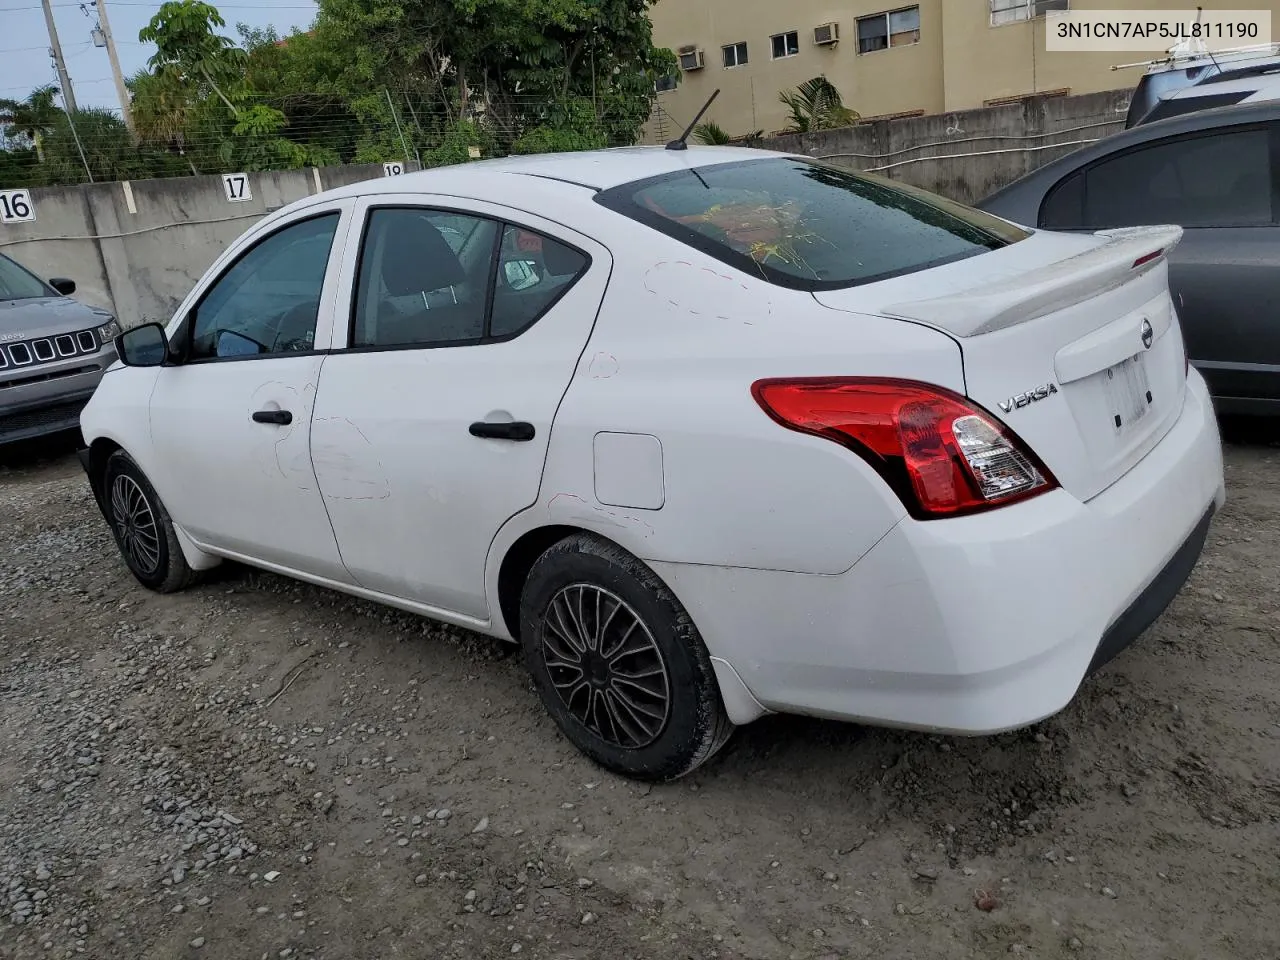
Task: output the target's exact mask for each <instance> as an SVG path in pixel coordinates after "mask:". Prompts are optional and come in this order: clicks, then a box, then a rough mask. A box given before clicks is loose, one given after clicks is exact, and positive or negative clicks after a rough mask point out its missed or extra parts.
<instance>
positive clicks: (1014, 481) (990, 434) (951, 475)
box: [751, 377, 1058, 520]
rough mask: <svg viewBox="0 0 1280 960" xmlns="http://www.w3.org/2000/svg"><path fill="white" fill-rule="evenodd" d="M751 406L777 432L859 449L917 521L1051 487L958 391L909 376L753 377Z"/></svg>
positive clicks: (1024, 453)
mask: <svg viewBox="0 0 1280 960" xmlns="http://www.w3.org/2000/svg"><path fill="white" fill-rule="evenodd" d="M751 393H752V395H753V396H754V397H755V398H756V402H757V403H759V404H760V406H761V407H762V408H763V409H764V411H765V413H767V414H769V416H771V417H772V418H773V419H774V420H776V421H777V422H778V423H780V424H781V425H782V426H784V427H788V428H790V429H792V430H798V431H800V432H801V433H811V434H814V435H815V436H819V437H826V438H827V439H828V440H834V441H835V442H836V443H839V444H841V445H843V446H845V447H848V448H849V449H850V450H853V451H854V452H856V453H858V454H859V455H860V456H862V458H863V459H864V460H866V461H867V462H868V463H869V464H871V466H872V467H874V468H875V469H876V471H877V472H878V473H879V474H880V476H881V477H883V478H884V480H885V482H886V483H888V484H889V486H890V487H891V488H892V489H893V490H894V492H895V493H897V495H898V496H899V497H900V498H901V500H902V502H903V504H904V505H905V506H906V508H907V510H908V512H909V513H910V514H911V515H912V516H913V517H915V518H916V519H919V520H929V519H936V518H939V517H954V516H959V515H962V514H966V513H973V512H975V511H978V510H984V509H988V508H990V507H996V506H1002V505H1004V504H1008V503H1013V502H1014V501H1017V500H1023V499H1026V498H1027V497H1031V496H1035V495H1037V494H1040V493H1044V492H1046V491H1048V490H1052V489H1054V488H1055V487H1057V485H1058V484H1057V481H1056V480H1054V478H1053V476H1052V475H1051V474H1050V473H1049V471H1048V470H1047V469H1046V468H1045V467H1044V465H1043V464H1042V463H1040V461H1039V460H1038V459H1037V458H1036V456H1035V455H1034V454H1033V453H1032V452H1031V451H1030V450H1028V449H1027V448H1026V447H1025V445H1024V444H1023V443H1022V442H1021V441H1020V440H1019V439H1018V438H1017V437H1016V436H1014V435H1013V434H1012V433H1010V432H1009V431H1008V430H1007V429H1006V428H1005V427H1004V426H1003V425H1002V424H1000V423H999V422H998V421H997V420H995V419H994V418H993V417H991V416H990V415H989V414H987V413H986V412H985V411H984V410H982V409H981V408H980V407H978V406H975V405H974V404H972V403H970V402H969V401H968V400H966V399H965V398H964V397H961V396H960V395H959V394H956V393H952V392H951V391H949V390H945V389H943V388H941V387H934V386H929V385H927V384H923V383H916V382H914V381H910V380H889V379H878V378H877V379H866V378H846V377H805V378H796V379H778V380H760V381H757V382H756V383H755V384H753V385H752V387H751Z"/></svg>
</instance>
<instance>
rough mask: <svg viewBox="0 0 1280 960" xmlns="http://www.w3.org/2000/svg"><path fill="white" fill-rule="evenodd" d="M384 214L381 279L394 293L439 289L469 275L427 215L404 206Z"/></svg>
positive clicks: (406, 294) (457, 282)
mask: <svg viewBox="0 0 1280 960" xmlns="http://www.w3.org/2000/svg"><path fill="white" fill-rule="evenodd" d="M385 216H387V225H386V227H385V229H384V232H383V238H382V282H383V284H385V285H386V288H387V292H388V293H389V294H390V295H391V296H393V297H404V296H408V295H410V294H414V293H419V292H422V291H431V290H440V289H443V288H444V287H448V286H453V285H455V284H459V283H461V282H462V281H463V280H465V279H466V273H465V272H464V271H463V269H462V263H461V262H460V261H459V260H458V255H457V254H456V253H454V252H453V248H452V247H450V246H449V244H448V243H447V242H446V241H445V239H444V237H442V236H441V235H440V231H439V230H437V229H436V227H435V225H434V224H433V223H432V222H431V221H430V220H429V219H428V218H427V217H426V216H424V215H422V214H419V213H412V212H409V211H401V210H397V211H394V212H389V213H388V214H385Z"/></svg>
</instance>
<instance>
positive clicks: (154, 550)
mask: <svg viewBox="0 0 1280 960" xmlns="http://www.w3.org/2000/svg"><path fill="white" fill-rule="evenodd" d="M1180 236H1181V231H1180V229H1179V228H1177V227H1150V228H1139V229H1133V230H1127V231H1113V232H1108V233H1099V234H1094V235H1083V236H1082V235H1063V234H1055V233H1051V232H1044V231H1032V230H1028V229H1025V228H1022V227H1018V226H1015V225H1013V224H1011V223H1009V222H1007V221H1004V220H1000V219H997V218H994V217H992V216H989V215H987V214H983V213H980V212H977V211H974V210H972V209H970V208H967V207H964V206H960V205H957V204H955V203H951V202H949V201H946V200H943V199H941V198H939V197H936V196H933V195H932V194H928V193H924V192H921V191H918V190H915V189H912V188H909V187H905V186H903V185H901V184H895V183H893V182H890V181H886V180H882V179H879V178H876V177H872V176H866V175H859V174H855V173H851V172H848V171H846V170H843V169H838V168H834V167H831V166H827V165H824V164H822V163H819V162H815V161H813V160H810V159H807V158H804V157H792V156H786V155H781V154H774V153H766V152H757V151H750V150H744V149H738V148H694V149H689V150H684V151H681V150H670V149H667V150H664V149H661V148H652V149H648V148H636V149H625V150H614V151H604V152H598V153H582V154H573V155H567V156H550V157H548V156H542V157H533V158H523V159H509V160H497V161H489V162H483V163H475V164H470V165H466V166H461V167H453V168H444V169H438V170H432V171H428V172H425V173H419V174H411V175H407V176H401V177H392V178H385V179H380V180H375V181H370V182H365V183H358V184H355V185H352V186H348V187H343V188H341V189H337V190H332V191H329V192H327V193H321V194H317V195H315V196H312V197H309V198H307V199H305V200H301V201H299V202H297V203H294V204H292V205H290V206H288V207H286V208H284V209H282V210H280V211H278V212H276V213H274V214H272V215H270V216H268V217H267V218H266V219H264V220H262V221H261V222H259V223H257V224H256V225H255V226H254V227H252V228H251V229H250V230H249V231H248V232H247V233H246V234H245V235H244V236H243V237H241V238H240V239H239V240H238V241H236V242H235V243H234V244H232V245H231V246H230V247H229V248H228V249H227V250H226V251H225V252H224V253H223V255H222V256H221V257H219V259H218V260H217V262H216V263H215V264H214V265H213V266H212V268H210V270H209V271H208V273H207V274H206V275H205V276H204V278H203V279H201V281H200V282H199V283H198V284H197V285H196V286H195V289H194V290H192V291H191V293H190V295H189V296H188V297H187V299H186V300H185V301H184V302H183V303H182V305H181V307H180V308H179V309H178V311H177V313H176V314H175V315H174V317H173V319H172V320H171V321H170V323H169V324H168V325H167V326H165V327H162V326H160V325H157V324H146V325H143V326H139V327H135V328H134V329H132V330H129V331H128V332H126V333H125V334H123V335H122V336H121V337H120V339H119V341H118V347H119V351H120V355H121V357H122V364H120V365H118V366H116V367H113V368H112V370H111V371H110V372H109V373H108V374H107V375H106V376H105V377H104V378H103V381H102V384H101V386H100V387H99V388H98V390H97V392H96V394H95V396H94V397H93V399H92V401H91V402H90V404H89V406H88V408H87V409H86V410H85V411H84V414H83V417H82V421H81V423H82V430H83V434H84V440H85V445H86V446H85V449H83V450H82V451H81V457H82V460H83V462H84V464H85V467H86V469H87V471H88V475H89V478H90V481H91V484H92V487H93V490H94V493H95V495H96V497H97V500H98V503H99V505H100V506H101V508H102V511H103V513H104V514H105V516H106V517H107V519H108V520H109V522H110V525H111V529H112V530H113V532H114V534H115V537H116V540H117V542H118V543H119V546H120V550H121V553H122V555H123V557H124V560H125V562H126V563H127V564H128V566H129V568H130V570H131V571H132V572H133V574H134V575H135V576H136V577H137V579H138V580H139V581H141V582H142V583H143V584H144V585H145V586H147V587H150V588H151V589H154V590H159V591H170V590H176V589H178V588H181V587H184V586H186V585H188V584H190V583H192V582H193V581H194V580H195V579H196V578H197V576H198V574H199V572H200V571H203V570H206V569H208V568H210V567H212V566H214V565H215V564H217V563H218V562H219V561H220V560H221V559H222V558H232V559H234V560H238V561H242V562H244V563H247V564H252V565H255V566H258V567H261V568H265V569H268V570H274V571H277V572H278V573H282V574H286V575H288V576H291V577H297V578H299V579H301V580H305V581H308V582H310V583H314V584H319V585H322V586H325V587H331V588H333V589H335V590H341V591H345V592H347V593H350V594H354V595H356V596H360V597H366V598H369V599H372V600H377V601H381V602H384V603H386V604H390V605H392V606H395V607H399V608H402V609H404V610H410V611H414V612H417V613H420V614H423V615H426V616H428V617H433V618H436V619H438V620H442V621H447V622H449V623H454V624H459V625H461V626H464V627H467V628H469V629H472V630H476V631H479V632H481V633H486V634H490V635H492V636H495V637H498V638H501V639H503V640H509V641H514V642H517V643H519V644H521V645H522V646H523V649H524V652H525V656H526V660H527V664H528V668H529V670H530V672H531V674H532V676H533V679H534V681H535V685H536V687H537V689H538V691H539V692H540V694H541V697H542V700H543V702H544V704H545V706H546V708H547V709H548V710H549V711H550V713H551V715H552V716H553V717H554V719H555V721H556V722H557V723H558V724H559V726H560V727H561V729H562V730H563V731H564V733H565V735H566V736H567V737H568V738H569V739H570V740H571V741H572V742H573V743H574V744H576V745H577V746H578V747H579V748H580V749H581V750H583V751H584V752H585V753H586V754H588V755H589V756H590V757H592V758H593V759H595V760H596V761H597V762H599V763H601V764H603V765H604V766H606V767H608V768H611V769H613V770H615V771H619V772H621V773H624V774H627V775H631V776H636V777H644V778H651V779H661V778H671V777H676V776H679V775H681V774H683V773H686V772H687V771H689V770H692V769H693V768H694V767H696V766H698V765H699V764H700V763H702V762H703V761H705V760H706V759H707V758H708V757H710V756H711V755H712V754H714V753H715V751H716V750H717V749H718V748H719V747H720V746H721V745H722V744H723V743H724V742H725V740H726V738H727V737H728V735H729V733H730V731H731V730H732V729H733V727H734V725H736V724H744V723H748V722H750V721H752V720H754V719H756V718H757V717H760V716H761V715H763V714H766V713H770V712H775V711H778V712H789V713H802V714H810V715H815V716H822V717H832V718H839V719H844V720H856V721H860V722H866V723H873V724H885V725H893V726H903V727H913V728H917V729H923V730H930V731H945V732H953V733H962V734H982V733H990V732H994V731H1001V730H1007V729H1011V728H1016V727H1020V726H1024V725H1027V724H1030V723H1033V722H1035V721H1037V720H1040V719H1041V718H1043V717H1046V716H1048V715H1050V714H1053V713H1055V712H1057V711H1058V710H1060V709H1062V707H1063V706H1064V705H1066V704H1067V703H1068V702H1069V701H1070V700H1071V698H1072V697H1073V696H1074V694H1075V692H1076V690H1077V688H1078V687H1079V685H1080V683H1081V681H1082V679H1083V678H1084V677H1085V676H1086V675H1087V674H1088V673H1090V672H1091V671H1092V670H1093V669H1096V668H1097V667H1098V666H1099V665H1100V664H1102V663H1103V662H1105V661H1106V660H1107V659H1109V658H1110V657H1111V656H1113V655H1114V654H1115V653H1116V652H1118V651H1119V650H1120V649H1121V648H1123V647H1124V646H1125V645H1127V644H1128V643H1129V642H1130V641H1131V640H1132V639H1133V638H1135V637H1136V636H1137V635H1138V634H1139V633H1140V632H1141V631H1142V630H1143V629H1144V628H1145V627H1146V626H1147V625H1148V624H1150V623H1151V621H1152V620H1153V619H1154V618H1155V617H1156V616H1157V615H1158V614H1159V612H1160V611H1161V610H1162V609H1164V607H1165V606H1166V605H1167V604H1168V603H1169V601H1170V600H1171V599H1172V598H1173V596H1174V594H1175V593H1176V592H1177V591H1178V589H1179V588H1180V587H1181V585H1182V584H1183V582H1184V581H1185V580H1186V578H1187V576H1188V575H1189V573H1190V571H1191V568H1192V567H1193V566H1194V564H1195V562H1196V558H1197V557H1198V555H1199V553H1200V551H1201V548H1202V546H1203V544H1204V541H1205V536H1206V532H1207V530H1208V526H1209V522H1210V517H1211V515H1212V514H1213V511H1214V509H1215V507H1216V506H1220V505H1221V504H1222V502H1223V500H1224V485H1223V469H1222V459H1221V446H1220V441H1219V437H1218V431H1217V424H1216V421H1215V418H1214V415H1213V410H1212V408H1211V406H1210V402H1209V398H1208V395H1207V394H1206V391H1205V385H1204V382H1203V381H1202V380H1201V378H1200V376H1199V375H1198V374H1197V373H1196V372H1195V371H1194V370H1190V371H1189V370H1188V367H1187V363H1186V358H1185V352H1184V349H1183V343H1182V337H1181V333H1180V330H1179V326H1178V317H1177V314H1176V312H1175V309H1174V305H1173V304H1172V303H1171V301H1170V297H1169V292H1168V281H1167V267H1166V260H1165V257H1166V255H1167V254H1168V252H1169V250H1170V249H1171V248H1172V247H1173V245H1174V244H1176V243H1177V242H1178V240H1179V239H1180Z"/></svg>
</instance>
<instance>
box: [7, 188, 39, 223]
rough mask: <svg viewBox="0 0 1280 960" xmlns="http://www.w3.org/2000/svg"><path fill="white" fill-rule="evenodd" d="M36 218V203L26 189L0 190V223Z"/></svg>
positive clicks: (20, 221) (21, 221) (23, 221)
mask: <svg viewBox="0 0 1280 960" xmlns="http://www.w3.org/2000/svg"><path fill="white" fill-rule="evenodd" d="M35 218H36V205H35V204H34V203H33V202H32V201H31V194H30V193H28V192H27V191H26V190H0V223H25V222H27V221H30V220H34V219H35Z"/></svg>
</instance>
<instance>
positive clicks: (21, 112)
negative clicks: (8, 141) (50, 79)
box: [0, 83, 62, 157]
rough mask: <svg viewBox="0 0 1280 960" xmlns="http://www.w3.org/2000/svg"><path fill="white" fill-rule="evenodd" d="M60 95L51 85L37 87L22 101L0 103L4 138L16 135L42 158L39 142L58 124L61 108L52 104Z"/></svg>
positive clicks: (1, 126) (42, 153) (41, 148)
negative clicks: (29, 144)
mask: <svg viewBox="0 0 1280 960" xmlns="http://www.w3.org/2000/svg"><path fill="white" fill-rule="evenodd" d="M59 92H60V91H59V90H58V88H57V86H55V85H54V84H52V83H51V84H48V85H47V86H43V87H36V88H35V89H34V90H32V91H31V93H30V94H29V95H28V96H27V98H26V99H25V100H0V130H2V131H3V133H4V135H5V136H6V137H9V136H12V135H13V134H16V135H17V136H19V137H21V138H23V139H24V140H26V141H28V142H29V143H31V144H32V146H33V147H34V148H35V151H36V155H37V156H38V157H43V155H44V149H43V145H42V143H41V141H42V140H43V139H44V136H45V134H47V133H48V132H49V131H50V130H51V129H52V128H53V126H54V124H56V123H57V121H58V118H59V117H60V116H61V115H62V108H61V107H59V106H58V105H57V104H56V103H55V102H54V97H56V96H57V95H58V93H59Z"/></svg>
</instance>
